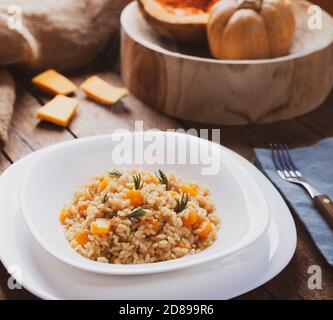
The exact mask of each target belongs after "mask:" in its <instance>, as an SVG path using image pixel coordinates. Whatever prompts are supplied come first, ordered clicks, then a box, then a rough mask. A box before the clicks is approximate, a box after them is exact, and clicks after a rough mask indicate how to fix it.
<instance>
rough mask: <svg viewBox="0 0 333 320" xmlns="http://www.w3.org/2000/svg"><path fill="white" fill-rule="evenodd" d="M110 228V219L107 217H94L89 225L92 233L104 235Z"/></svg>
mask: <svg viewBox="0 0 333 320" xmlns="http://www.w3.org/2000/svg"><path fill="white" fill-rule="evenodd" d="M110 230H111V221H110V220H109V219H102V218H100V219H96V221H94V222H93V223H92V224H91V226H90V231H91V234H93V235H105V234H108V233H109V231H110Z"/></svg>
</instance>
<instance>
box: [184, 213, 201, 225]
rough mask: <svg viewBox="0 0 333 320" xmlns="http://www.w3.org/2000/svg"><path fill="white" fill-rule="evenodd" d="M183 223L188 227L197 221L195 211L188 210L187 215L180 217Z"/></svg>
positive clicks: (197, 217) (197, 216)
mask: <svg viewBox="0 0 333 320" xmlns="http://www.w3.org/2000/svg"><path fill="white" fill-rule="evenodd" d="M182 220H183V224H184V226H186V227H190V226H192V225H194V224H196V223H197V222H198V221H199V215H198V213H197V212H190V213H189V214H188V215H187V216H184V217H182Z"/></svg>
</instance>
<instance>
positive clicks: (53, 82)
mask: <svg viewBox="0 0 333 320" xmlns="http://www.w3.org/2000/svg"><path fill="white" fill-rule="evenodd" d="M32 83H33V84H34V85H35V86H37V87H38V88H40V89H42V90H45V91H47V92H48V93H51V94H54V95H57V94H62V95H68V94H70V93H73V92H75V91H76V89H77V87H76V85H75V84H74V83H73V82H72V81H70V80H69V79H67V78H66V77H65V76H63V75H62V74H60V73H58V72H57V71H55V70H53V69H50V70H47V71H45V72H43V73H41V74H39V75H38V76H36V77H34V78H33V79H32Z"/></svg>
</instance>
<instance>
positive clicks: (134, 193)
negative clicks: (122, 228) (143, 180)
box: [126, 190, 143, 207]
mask: <svg viewBox="0 0 333 320" xmlns="http://www.w3.org/2000/svg"><path fill="white" fill-rule="evenodd" d="M126 199H128V200H130V202H131V205H132V206H134V207H137V206H141V205H142V203H143V196H142V194H141V192H140V190H129V191H127V192H126Z"/></svg>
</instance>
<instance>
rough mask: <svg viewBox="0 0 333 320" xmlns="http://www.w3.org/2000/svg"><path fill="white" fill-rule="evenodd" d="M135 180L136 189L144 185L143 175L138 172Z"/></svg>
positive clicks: (134, 177)
mask: <svg viewBox="0 0 333 320" xmlns="http://www.w3.org/2000/svg"><path fill="white" fill-rule="evenodd" d="M133 180H134V188H135V190H140V189H142V187H143V181H141V175H140V174H138V175H136V176H133Z"/></svg>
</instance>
